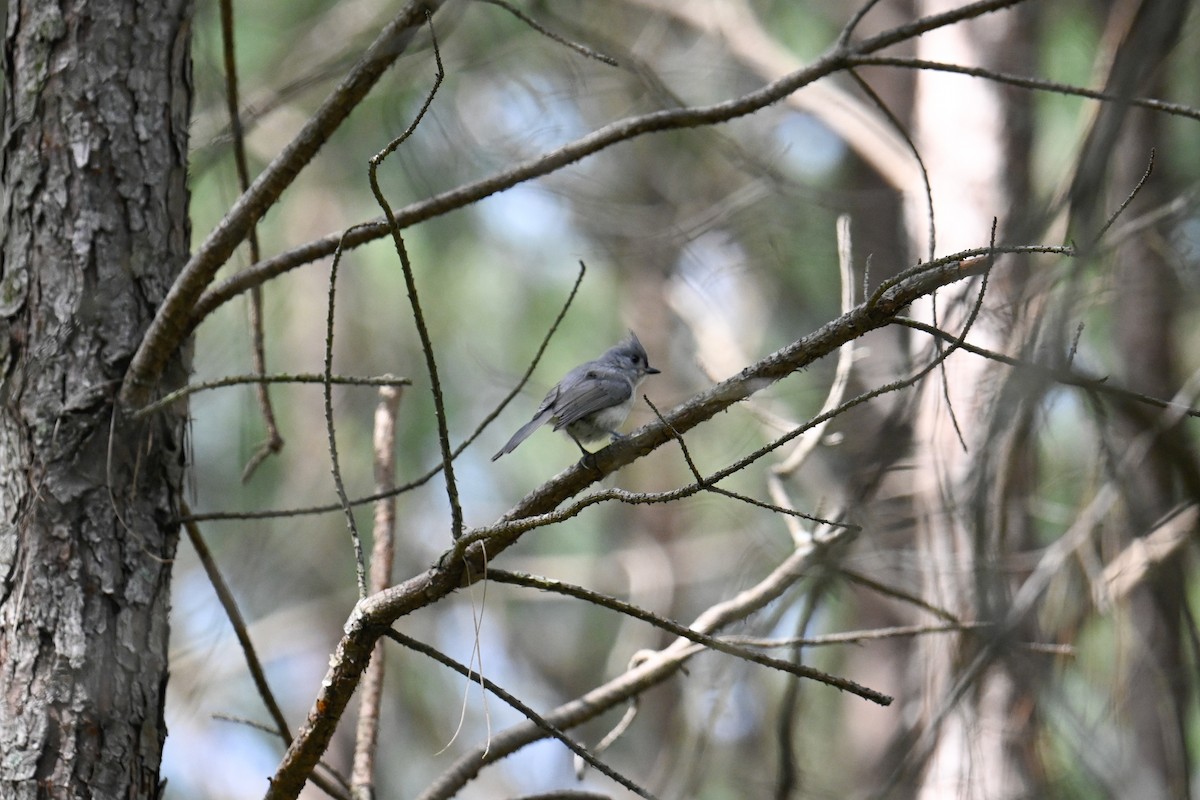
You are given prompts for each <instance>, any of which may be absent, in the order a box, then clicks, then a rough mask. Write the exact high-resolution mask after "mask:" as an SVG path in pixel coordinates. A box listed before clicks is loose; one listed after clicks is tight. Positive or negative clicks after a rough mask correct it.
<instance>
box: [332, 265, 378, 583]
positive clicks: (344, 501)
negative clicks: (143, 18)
mask: <svg viewBox="0 0 1200 800" xmlns="http://www.w3.org/2000/svg"><path fill="white" fill-rule="evenodd" d="M341 261H342V251H341V249H339V250H338V251H337V253H335V254H334V257H333V264H332V266H331V267H330V269H329V302H328V304H327V308H328V311H327V313H326V316H325V359H324V360H325V380H324V381H323V382H322V395H323V397H324V400H325V435H326V437H327V439H328V441H329V461H330V468H331V471H332V472H333V485H334V487H335V488H336V489H337V494H338V499H339V500H340V501H341V506H342V510H343V511H344V512H345V515H346V526H347V527H348V528H349V529H350V543H351V545H352V546H353V548H354V575H355V579H356V581H357V583H358V597H359V599H360V600H361V599H362V598H364V597H366V596H367V565H366V563H365V561H364V559H363V548H362V538H361V537H360V536H359V535H358V523H357V522H356V521H355V519H354V509H352V508H351V507H350V498H349V496H348V495H347V494H346V485H345V482H344V481H343V480H342V468H341V465H340V464H339V463H338V449H337V434H336V431H335V429H334V424H333V383H332V382H331V380H330V378H332V376H333V328H334V325H333V312H334V308H335V304H334V298H335V296H336V294H337V274H338V265H339V264H340V263H341Z"/></svg>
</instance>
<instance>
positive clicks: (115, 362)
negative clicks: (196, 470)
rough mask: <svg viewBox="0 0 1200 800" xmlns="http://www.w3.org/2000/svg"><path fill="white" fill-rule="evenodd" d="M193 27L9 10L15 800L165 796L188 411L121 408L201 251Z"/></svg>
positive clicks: (8, 632)
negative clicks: (192, 174) (143, 341)
mask: <svg viewBox="0 0 1200 800" xmlns="http://www.w3.org/2000/svg"><path fill="white" fill-rule="evenodd" d="M190 18H191V3H190V2H187V1H186V0H173V1H172V0H168V1H167V2H163V1H162V0H147V1H146V2H137V1H135V0H119V1H118V0H109V1H108V2H88V1H86V0H80V1H79V2H75V3H71V4H62V5H60V4H58V3H54V2H50V0H20V1H18V0H14V1H13V2H11V3H10V4H9V6H8V26H7V36H6V40H5V53H4V55H5V67H4V81H5V87H4V88H5V94H4V105H3V109H4V139H3V145H2V147H3V166H2V168H0V169H2V174H0V178H2V180H3V198H2V201H0V203H2V213H3V219H2V221H0V258H2V259H3V260H2V261H0V376H2V381H3V382H2V383H0V582H2V583H0V796H2V797H5V798H17V797H20V798H25V797H103V798H117V797H123V798H139V797H155V796H157V795H158V792H159V761H160V758H161V753H162V745H163V740H164V738H165V736H166V729H165V726H164V724H163V701H164V691H165V686H166V679H167V629H168V626H167V613H168V608H169V600H170V597H169V589H170V576H171V563H172V559H173V557H174V553H175V544H176V538H177V525H176V524H175V523H174V522H173V521H172V520H173V519H175V518H176V517H177V516H178V514H177V506H178V498H179V495H180V489H181V484H182V477H183V468H184V457H183V441H184V440H183V434H184V428H183V425H184V415H183V413H182V409H178V408H177V409H174V410H172V411H171V412H168V413H165V414H158V415H155V416H152V417H148V418H146V419H143V420H141V421H134V420H132V419H131V418H130V416H129V415H128V414H127V413H125V411H126V410H122V409H119V408H117V406H116V396H117V391H118V389H119V387H120V383H121V377H122V374H123V372H124V369H125V366H126V365H127V364H128V362H129V359H130V357H131V355H132V353H133V352H134V349H135V347H136V345H137V344H138V341H139V339H140V338H141V336H142V333H143V332H144V331H145V329H146V327H147V325H148V323H149V320H150V318H151V315H152V313H153V311H154V309H155V307H156V306H157V305H158V303H159V302H161V300H162V298H163V297H164V296H165V294H166V292H167V288H168V287H169V286H170V284H171V281H172V280H173V279H174V277H175V275H176V273H177V272H178V270H179V268H180V266H181V265H182V264H183V262H184V259H185V258H186V255H187V250H188V245H189V225H188V217H187V212H188V191H187V183H186V171H185V170H186V161H187V130H188V122H189V113H190V102H191V66H190V53H189V46H190ZM185 369H186V359H185V357H184V356H182V355H178V356H177V357H176V359H175V362H174V363H173V364H172V365H171V368H170V369H169V370H168V372H167V378H166V381H167V382H168V383H171V384H177V383H179V382H180V381H181V380H182V378H183V376H184V374H185ZM167 388H169V387H167Z"/></svg>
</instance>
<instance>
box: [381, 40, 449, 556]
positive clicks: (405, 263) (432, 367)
mask: <svg viewBox="0 0 1200 800" xmlns="http://www.w3.org/2000/svg"><path fill="white" fill-rule="evenodd" d="M429 33H430V36H431V37H432V40H433V57H434V61H435V62H436V64H437V73H436V75H435V76H434V79H433V86H432V88H430V90H429V92H428V93H427V94H426V95H425V102H424V103H422V105H421V108H420V110H418V111H417V114H416V116H415V117H414V118H413V121H412V122H411V123H409V126H408V128H407V129H406V130H405V131H404V133H402V134H400V135H399V136H397V137H396V138H395V139H393V140H392V141H391V142H389V143H388V145H387V147H385V148H383V149H382V150H380V151H379V152H378V153H376V154H375V155H374V156H372V157H371V160H370V163H369V166H368V167H367V175H368V178H369V180H370V183H371V193H372V194H374V195H375V202H377V203H379V207H380V208H382V209H383V214H384V216H385V217H386V218H387V221H388V229H389V230H390V231H391V234H392V243H393V245H394V246H395V248H396V255H397V256H398V257H399V258H400V269H401V271H402V272H403V273H404V286H405V289H406V291H407V292H408V303H409V307H410V308H411V309H412V318H413V323H414V324H415V325H416V327H417V336H418V337H419V338H420V340H421V352H422V354H424V356H425V370H426V372H427V373H428V374H429V391H430V393H431V394H432V395H433V411H434V417H435V418H436V419H437V433H438V445H439V446H440V447H441V451H442V475H443V476H444V477H445V479H446V499H447V500H448V501H449V503H450V537H451V538H452V539H457V538H458V537H459V536H461V535H462V527H463V516H462V504H461V502H460V501H459V499H458V482H457V481H456V480H455V479H454V453H453V451H452V450H451V448H450V428H449V424H448V423H447V421H446V401H445V398H444V397H443V396H442V382H441V380H440V379H439V378H438V368H437V359H436V358H435V357H434V354H433V340H432V339H431V338H430V336H429V327H428V326H427V325H426V324H425V313H424V312H423V311H422V310H421V298H420V295H419V294H418V293H417V280H416V276H415V275H414V274H413V268H412V262H411V261H410V260H409V257H408V248H407V247H406V246H405V244H404V236H403V235H402V234H401V233H400V225H399V224H398V223H397V222H396V215H395V214H394V213H393V212H392V206H391V204H390V203H388V201H387V198H386V197H384V194H383V190H382V189H380V188H379V175H378V172H379V167H380V165H381V164H383V162H384V160H385V159H387V157H388V156H390V155H391V154H392V153H394V152H395V151H396V148H398V147H400V145H402V144H403V143H404V142H406V141H408V138H409V137H410V136H412V135H413V133H414V132H415V131H416V130H417V126H419V125H420V124H421V120H422V119H424V118H425V113H426V112H427V111H428V110H429V107H430V105H432V103H433V98H434V97H436V96H437V91H438V88H439V87H440V86H441V85H442V80H443V79H444V78H445V77H446V73H445V70H444V69H443V68H442V54H441V51H440V50H439V49H438V43H437V34H436V33H434V30H433V23H432V19H431V20H430V25H429Z"/></svg>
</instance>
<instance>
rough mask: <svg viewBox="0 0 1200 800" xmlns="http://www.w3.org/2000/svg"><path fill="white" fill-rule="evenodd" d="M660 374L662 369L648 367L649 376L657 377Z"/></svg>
mask: <svg viewBox="0 0 1200 800" xmlns="http://www.w3.org/2000/svg"><path fill="white" fill-rule="evenodd" d="M660 372H662V370H661V369H655V368H654V367H646V374H647V375H657V374H658V373H660Z"/></svg>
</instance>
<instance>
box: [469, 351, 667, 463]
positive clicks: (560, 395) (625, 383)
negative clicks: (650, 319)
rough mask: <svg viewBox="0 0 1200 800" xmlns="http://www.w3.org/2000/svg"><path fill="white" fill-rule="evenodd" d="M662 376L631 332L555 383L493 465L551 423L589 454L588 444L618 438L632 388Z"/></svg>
mask: <svg viewBox="0 0 1200 800" xmlns="http://www.w3.org/2000/svg"><path fill="white" fill-rule="evenodd" d="M658 372H659V370H656V369H655V368H654V367H652V366H650V362H649V360H648V358H647V357H646V350H645V349H644V348H643V347H642V343H641V342H639V341H638V338H637V336H636V335H634V333H633V331H630V332H629V336H627V337H625V339H623V340H622V341H621V343H620V344H618V345H617V346H616V347H613V348H612V349H610V350H609V351H608V352H606V353H605V354H604V355H602V356H600V357H599V358H597V359H596V360H595V361H589V362H587V363H586V364H580V365H579V366H578V367H576V368H575V369H573V370H571V371H570V372H568V373H567V375H566V377H564V378H563V379H562V380H561V381H559V382H558V383H557V384H555V386H554V388H553V389H551V390H550V391H549V392H548V393H547V394H546V397H545V399H544V400H542V404H541V405H540V406H538V410H537V412H536V413H534V415H533V419H531V420H529V422H526V423H525V424H524V425H522V426H521V429H520V430H518V431H517V432H516V433H514V434H513V436H512V438H511V439H509V440H508V444H506V445H504V447H501V448H500V451H499V452H498V453H496V455H494V456H492V461H495V460H496V459H497V458H499V457H500V456H502V455H504V454H505V453H511V452H512V451H513V450H515V449H517V445H519V444H520V443H521V442H523V441H525V439H526V438H527V437H528V436H529V434H531V433H533V432H534V431H535V430H537V429H538V428H539V427H541V426H542V425H545V424H546V423H547V422H553V423H554V430H556V431H561V430H564V429H565V430H566V432H567V435H568V436H570V437H571V438H572V439H574V440H575V444H577V445H579V449H580V450H583V452H584V453H585V454H586V453H587V450H585V449H584V447H583V445H584V443H585V442H595V441H598V440H600V439H603V438H604V437H605V436H611V437H613V438H619V437H620V435H621V434H619V433H617V428H618V427H620V425H621V423H623V422H624V421H625V418H626V417H627V416H629V410H630V409H631V408H633V393H634V390H636V389H637V386H638V384H639V383H641V382H642V378H644V377H646V376H647V375H656V374H658Z"/></svg>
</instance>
